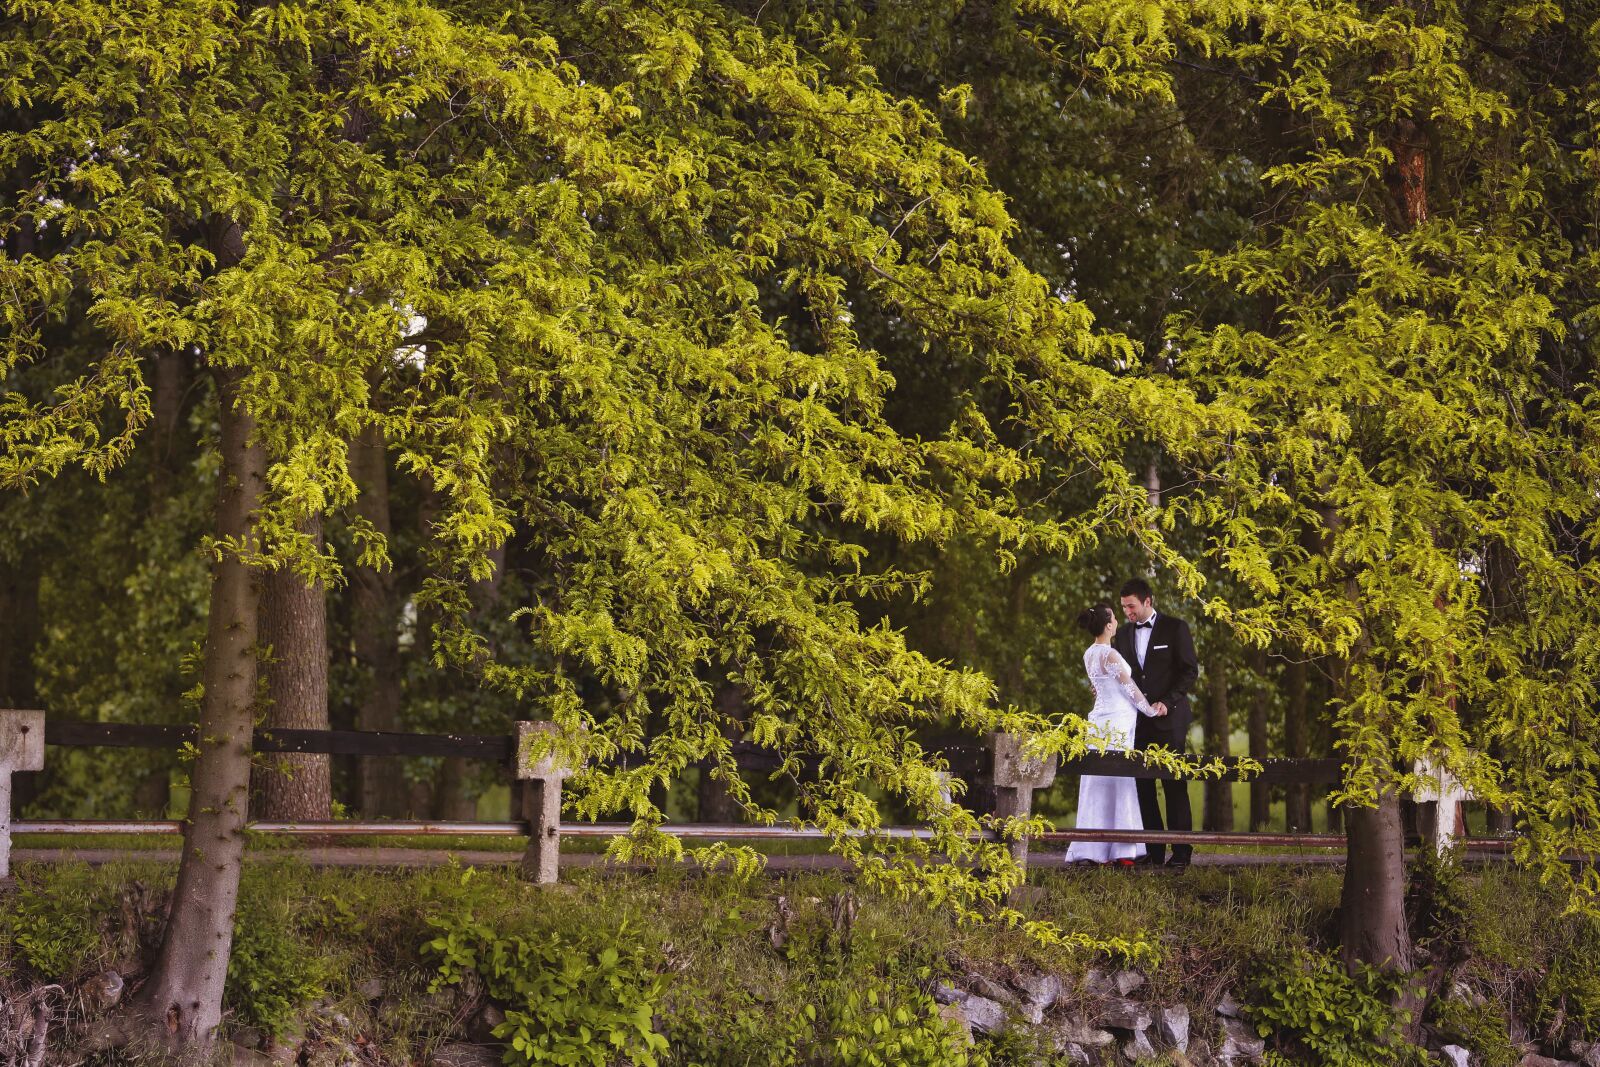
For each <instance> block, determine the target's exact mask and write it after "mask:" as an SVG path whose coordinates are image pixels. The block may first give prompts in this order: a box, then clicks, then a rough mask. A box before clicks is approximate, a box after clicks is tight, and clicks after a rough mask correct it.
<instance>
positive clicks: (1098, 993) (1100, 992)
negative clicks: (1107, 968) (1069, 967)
mask: <svg viewBox="0 0 1600 1067" xmlns="http://www.w3.org/2000/svg"><path fill="white" fill-rule="evenodd" d="M1083 988H1084V991H1085V992H1087V993H1088V994H1089V995H1090V996H1095V997H1110V996H1115V995H1116V992H1117V987H1116V985H1115V984H1114V983H1113V982H1112V981H1111V979H1110V978H1109V977H1107V975H1106V973H1105V972H1104V971H1102V970H1101V969H1100V968H1098V967H1090V968H1089V972H1088V973H1087V974H1085V975H1084V976H1083Z"/></svg>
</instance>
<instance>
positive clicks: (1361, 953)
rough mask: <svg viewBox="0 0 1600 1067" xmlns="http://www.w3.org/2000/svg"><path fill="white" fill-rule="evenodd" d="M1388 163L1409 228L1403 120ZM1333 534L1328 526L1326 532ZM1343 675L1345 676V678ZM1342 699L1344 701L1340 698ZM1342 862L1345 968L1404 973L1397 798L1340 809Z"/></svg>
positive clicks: (1411, 157) (1415, 128)
mask: <svg viewBox="0 0 1600 1067" xmlns="http://www.w3.org/2000/svg"><path fill="white" fill-rule="evenodd" d="M1390 132H1391V136H1390V138H1389V148H1390V151H1391V152H1392V153H1393V160H1394V162H1393V165H1392V166H1391V167H1390V168H1389V171H1388V173H1387V174H1386V175H1385V177H1386V179H1387V181H1388V186H1389V191H1390V193H1391V195H1392V196H1393V197H1394V200H1395V203H1396V207H1397V210H1398V215H1399V225H1400V228H1401V229H1402V230H1412V229H1415V228H1416V227H1418V226H1420V225H1422V224H1423V223H1425V222H1426V221H1427V219H1428V193H1427V178H1428V153H1427V136H1426V134H1425V132H1424V130H1423V129H1422V127H1421V126H1419V125H1418V124H1417V123H1415V122H1413V121H1412V120H1410V119H1408V118H1401V119H1400V120H1398V121H1397V122H1396V123H1395V125H1394V128H1393V129H1392V130H1391V131H1390ZM1336 529H1337V526H1336V524H1330V525H1329V532H1330V534H1331V533H1333V532H1334V531H1335V530H1336ZM1345 587H1346V596H1347V597H1348V598H1349V599H1350V600H1351V602H1352V603H1356V602H1358V601H1359V597H1360V591H1359V589H1358V588H1356V584H1355V580H1354V578H1353V577H1348V578H1347V579H1346V582H1345ZM1366 654H1367V642H1366V638H1365V635H1363V636H1362V638H1360V639H1358V640H1357V641H1356V644H1355V649H1354V650H1353V652H1352V653H1351V655H1352V659H1360V658H1361V657H1363V656H1365V655H1366ZM1347 676H1348V675H1347ZM1346 696H1349V694H1348V693H1346ZM1345 820H1346V825H1347V829H1346V832H1345V839H1346V842H1347V845H1346V848H1347V851H1348V857H1349V859H1348V862H1347V864H1346V865H1345V872H1344V889H1343V894H1342V900H1341V907H1340V916H1339V940H1340V945H1341V950H1342V952H1343V955H1344V961H1345V966H1346V967H1347V968H1349V969H1351V970H1354V968H1355V966H1356V964H1357V963H1365V964H1370V965H1372V966H1375V967H1382V968H1384V969H1386V970H1390V971H1409V970H1410V969H1411V954H1412V953H1411V932H1410V929H1409V928H1408V927H1407V925H1406V913H1405V891H1406V855H1405V841H1404V837H1403V834H1402V829H1401V814H1400V800H1399V798H1398V797H1397V796H1396V795H1395V793H1394V791H1393V790H1392V789H1387V788H1386V789H1384V790H1383V792H1381V793H1380V794H1379V796H1378V805H1377V807H1375V808H1360V807H1352V808H1348V809H1347V810H1346V812H1345Z"/></svg>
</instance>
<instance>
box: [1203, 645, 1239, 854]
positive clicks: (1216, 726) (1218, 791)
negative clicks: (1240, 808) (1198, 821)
mask: <svg viewBox="0 0 1600 1067" xmlns="http://www.w3.org/2000/svg"><path fill="white" fill-rule="evenodd" d="M1206 675H1207V685H1206V690H1207V691H1206V755H1208V756H1227V755H1231V744H1230V738H1229V736H1228V735H1229V732H1230V723H1229V719H1230V716H1229V714H1228V665H1227V661H1226V660H1224V659H1222V658H1221V657H1218V658H1217V659H1216V660H1215V661H1213V662H1212V663H1209V664H1207V665H1206ZM1205 791H1206V807H1205V828H1206V829H1207V830H1213V831H1222V832H1226V831H1229V830H1232V829H1233V783H1232V782H1230V781H1226V780H1223V781H1218V780H1215V779H1207V780H1206V784H1205Z"/></svg>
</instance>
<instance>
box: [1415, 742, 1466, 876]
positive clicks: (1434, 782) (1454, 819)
mask: <svg viewBox="0 0 1600 1067" xmlns="http://www.w3.org/2000/svg"><path fill="white" fill-rule="evenodd" d="M1412 773H1413V774H1415V775H1416V776H1417V779H1418V782H1417V788H1416V790H1415V791H1414V792H1413V793H1412V794H1411V799H1412V800H1414V801H1416V802H1417V803H1418V804H1432V805H1434V812H1433V818H1432V819H1431V820H1429V819H1426V818H1424V820H1423V823H1424V829H1425V833H1424V837H1426V839H1427V842H1428V843H1429V844H1431V845H1432V846H1433V851H1434V853H1435V854H1436V855H1440V856H1443V855H1444V854H1445V853H1447V852H1449V851H1450V849H1451V848H1452V847H1453V846H1454V845H1455V841H1456V837H1457V836H1459V835H1460V833H1461V832H1462V830H1463V829H1464V826H1465V820H1463V819H1462V817H1461V802H1462V801H1464V800H1471V799H1472V794H1471V793H1469V792H1468V791H1467V790H1466V789H1464V788H1462V785H1461V783H1460V782H1459V781H1457V780H1456V776H1455V775H1453V774H1451V773H1450V772H1449V771H1448V770H1446V769H1445V768H1443V767H1438V766H1435V765H1434V764H1433V763H1432V761H1430V760H1426V759H1422V760H1418V761H1417V762H1416V765H1415V766H1414V767H1413V768H1412Z"/></svg>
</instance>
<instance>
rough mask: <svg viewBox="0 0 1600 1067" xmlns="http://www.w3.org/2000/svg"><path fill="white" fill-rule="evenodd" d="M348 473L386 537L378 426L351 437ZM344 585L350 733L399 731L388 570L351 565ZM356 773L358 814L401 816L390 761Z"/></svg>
mask: <svg viewBox="0 0 1600 1067" xmlns="http://www.w3.org/2000/svg"><path fill="white" fill-rule="evenodd" d="M350 475H351V477H352V478H354V479H355V482H356V484H357V485H358V486H360V489H361V495H360V496H359V497H357V498H356V511H357V513H358V514H359V515H360V516H361V517H362V518H363V519H365V520H366V521H367V522H369V523H371V525H372V528H373V529H374V530H376V531H377V532H378V533H380V534H382V535H383V536H384V537H385V538H386V539H387V538H388V537H389V535H390V533H391V530H392V527H391V523H390V515H389V458H388V450H387V449H386V448H385V446H384V440H383V431H382V430H380V429H379V428H378V427H376V426H369V427H367V429H366V430H365V431H363V433H362V434H361V436H360V437H359V438H357V439H356V441H355V443H354V446H353V447H352V448H351V450H350ZM390 551H391V552H392V551H393V546H392V544H391V546H390ZM350 584H351V596H352V600H353V603H352V604H351V636H352V639H353V643H354V645H355V656H356V665H357V667H358V668H359V670H360V672H361V695H360V697H359V698H358V702H357V706H356V729H358V730H380V731H395V730H398V729H399V728H400V627H399V621H400V620H399V615H400V603H399V598H398V597H397V596H396V594H395V578H394V568H393V567H392V566H391V567H389V568H387V569H385V570H378V569H377V568H376V567H361V566H357V567H355V568H354V569H353V570H352V572H351V579H350ZM359 775H360V780H361V794H360V807H361V814H362V815H364V816H365V817H367V818H369V819H372V818H399V817H401V816H404V815H405V814H406V809H407V807H408V805H409V797H408V789H407V786H406V781H405V777H404V776H403V775H402V774H400V773H399V768H398V767H397V766H396V765H395V762H394V760H393V759H385V758H380V757H375V756H368V757H366V758H365V759H363V760H362V761H361V764H360V768H359Z"/></svg>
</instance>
